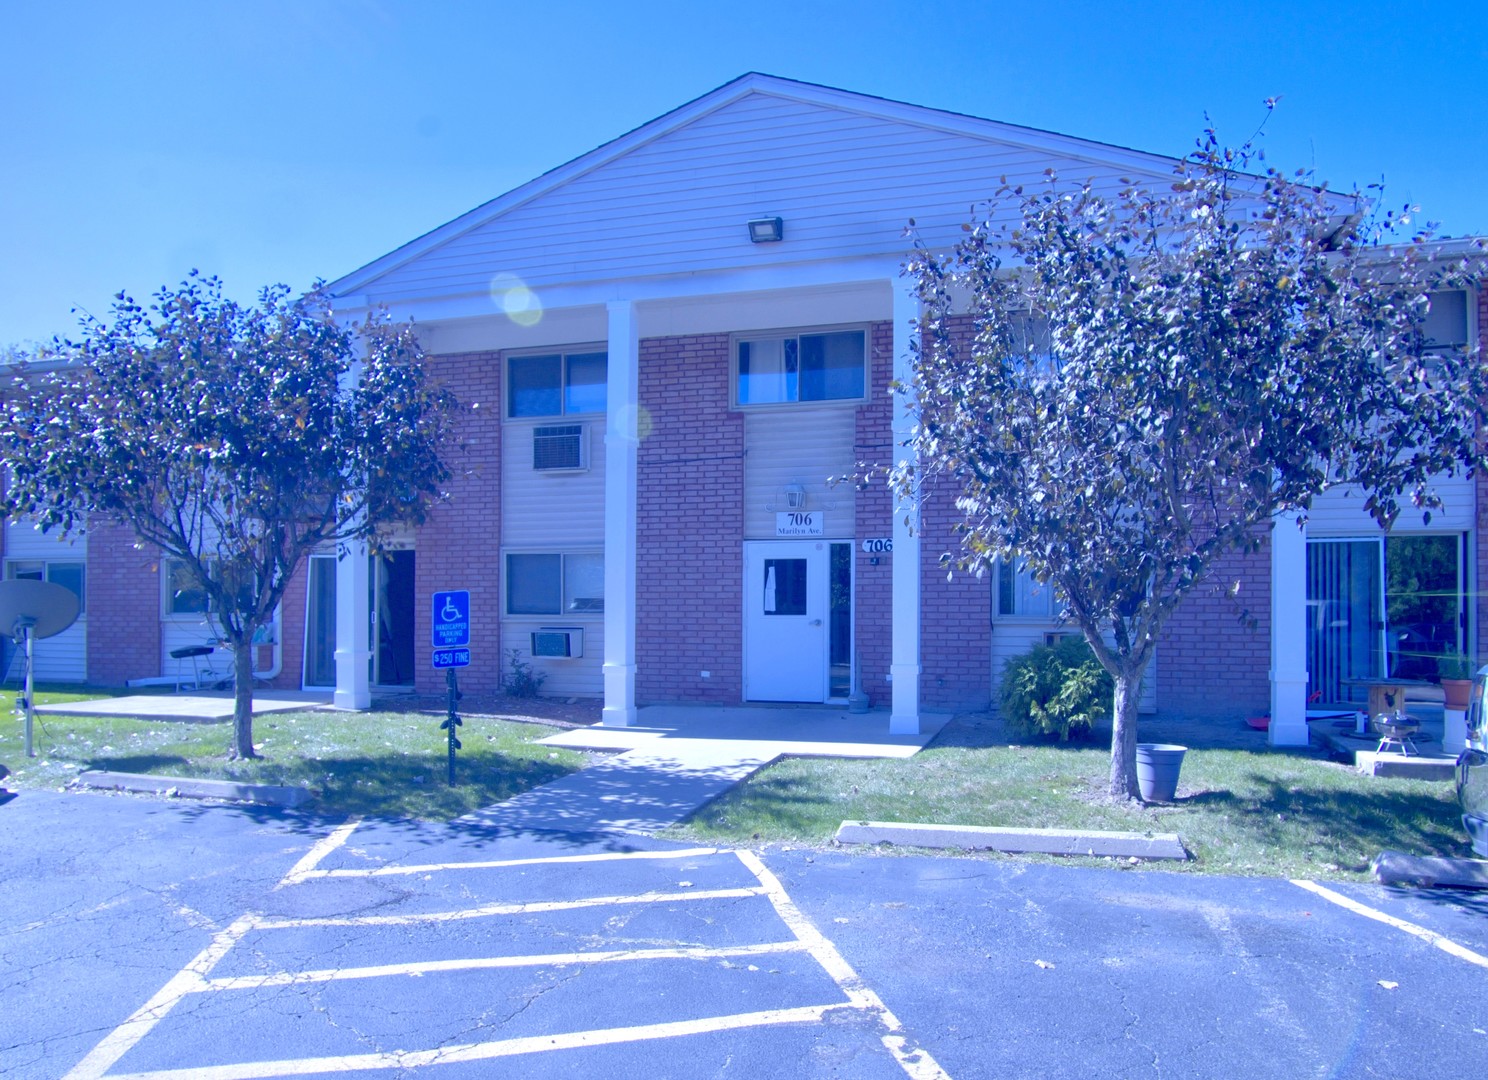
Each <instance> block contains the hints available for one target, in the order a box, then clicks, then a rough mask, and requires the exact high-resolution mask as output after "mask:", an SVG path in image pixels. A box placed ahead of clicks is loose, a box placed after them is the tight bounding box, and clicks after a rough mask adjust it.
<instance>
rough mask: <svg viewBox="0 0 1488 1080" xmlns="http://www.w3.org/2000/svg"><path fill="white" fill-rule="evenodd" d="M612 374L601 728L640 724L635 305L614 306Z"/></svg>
mask: <svg viewBox="0 0 1488 1080" xmlns="http://www.w3.org/2000/svg"><path fill="white" fill-rule="evenodd" d="M608 307H609V368H608V372H609V374H608V382H607V385H606V396H605V503H604V516H605V567H604V573H605V613H604V629H605V646H604V711H603V712H602V713H601V714H600V723H602V724H605V725H606V726H609V727H625V726H626V725H628V724H633V723H635V718H636V703H635V680H636V645H635V637H636V451H637V448H638V447H639V444H640V437H639V430H640V423H639V420H640V417H639V412H640V408H639V397H638V393H639V389H638V388H639V375H638V372H639V367H640V335H639V334H638V332H637V330H636V314H635V304H634V303H632V302H631V301H629V300H612V301H610V302H609V305H608Z"/></svg>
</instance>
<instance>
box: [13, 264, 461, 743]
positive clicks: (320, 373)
mask: <svg viewBox="0 0 1488 1080" xmlns="http://www.w3.org/2000/svg"><path fill="white" fill-rule="evenodd" d="M112 316H113V317H112V322H109V323H105V322H101V321H98V320H94V319H91V318H90V319H85V320H84V321H83V324H82V331H83V332H82V335H81V336H82V340H81V342H79V343H76V344H74V343H70V342H69V343H59V344H58V346H57V347H56V348H54V349H53V350H50V355H48V356H46V357H44V358H45V359H46V360H48V361H49V362H48V363H44V364H43V363H38V362H35V360H36V359H40V358H34V359H33V362H32V363H30V364H23V365H21V367H20V368H19V369H18V370H19V373H18V375H17V377H16V379H15V385H14V387H13V388H12V391H11V392H10V394H9V395H8V397H7V399H6V400H5V402H4V406H3V411H0V450H3V453H4V455H5V461H6V464H7V465H8V466H9V467H10V469H11V481H10V483H9V484H8V486H7V489H6V491H5V501H4V504H3V510H4V512H5V513H6V514H7V515H20V514H23V515H29V516H31V517H32V518H34V519H35V520H36V521H37V523H38V524H39V525H40V526H41V527H42V528H44V529H47V528H59V529H61V530H63V531H64V532H65V531H71V530H75V529H78V528H81V527H83V526H84V525H85V523H86V521H87V520H89V519H97V518H104V519H110V520H115V521H118V522H122V523H126V524H128V525H129V526H132V527H133V529H134V531H135V533H136V534H137V535H138V537H139V539H140V540H141V541H143V542H145V543H149V544H153V545H155V546H157V547H159V548H160V549H161V551H162V552H164V553H165V554H166V555H167V556H170V557H171V558H174V559H179V560H181V562H182V563H184V564H185V566H186V567H187V569H188V571H189V573H190V576H191V577H192V578H193V579H194V582H195V585H196V586H197V587H198V588H200V589H201V590H202V592H203V593H204V594H205V595H206V597H207V604H208V608H209V612H210V616H209V617H210V618H211V620H212V621H213V623H214V624H215V626H216V629H217V630H218V631H219V632H220V634H221V636H222V638H223V640H224V641H225V642H226V643H227V644H228V645H229V646H230V647H231V649H232V653H233V672H234V685H235V688H236V693H235V706H234V724H233V742H232V748H231V751H230V754H229V756H231V757H239V758H250V757H254V756H256V755H255V752H254V749H253V728H252V723H253V712H252V702H253V662H252V641H253V636H254V634H255V632H256V631H258V630H259V629H260V628H261V627H264V626H266V625H267V624H269V623H270V621H271V620H272V619H273V615H274V610H275V608H276V607H277V606H278V604H279V601H280V599H281V598H282V597H283V595H284V590H285V587H286V586H287V585H288V583H289V579H290V577H291V575H293V574H294V572H295V570H296V569H297V568H298V567H299V566H300V565H301V563H302V562H303V561H304V560H305V558H306V557H307V556H308V555H309V554H310V553H311V552H312V551H314V550H315V549H316V548H318V547H320V546H322V545H324V544H327V543H337V544H342V545H344V544H345V543H346V542H347V541H351V540H366V541H368V542H370V543H372V544H373V545H374V547H375V546H376V543H377V540H378V537H379V535H380V534H381V533H382V532H383V531H384V530H385V529H386V528H387V527H388V526H389V525H392V524H394V523H400V522H413V523H417V522H419V521H422V520H423V518H424V514H425V511H426V509H427V507H428V506H429V504H430V503H431V501H432V500H434V499H435V498H437V497H438V495H439V493H440V489H441V485H443V484H444V483H445V481H446V480H447V479H448V476H449V472H448V469H447V468H446V466H445V464H444V463H443V461H442V459H441V456H440V447H441V444H442V442H443V441H444V439H445V437H446V434H447V431H448V428H449V425H450V422H451V419H452V417H453V411H452V410H453V408H454V400H453V398H452V397H450V395H449V394H448V393H446V392H445V391H443V390H441V389H439V388H437V387H434V386H433V385H431V383H430V382H429V381H428V380H427V379H426V377H425V374H424V368H423V354H422V352H421V350H420V348H419V345H418V342H417V340H416V339H415V338H414V335H413V331H412V328H411V327H409V326H408V325H406V324H398V323H394V322H391V321H389V320H388V319H387V318H386V317H373V318H369V319H368V320H367V321H366V322H365V323H362V324H360V325H355V326H351V327H346V326H342V325H340V324H338V323H337V321H336V320H335V319H334V318H332V316H331V313H330V311H329V310H328V308H327V307H326V305H325V303H324V302H323V300H322V298H321V297H320V296H319V295H318V294H317V293H314V292H312V293H311V294H309V295H308V296H304V297H299V298H294V297H292V296H291V295H290V292H289V290H288V289H287V288H286V287H284V286H282V285H279V286H273V287H271V288H267V289H265V290H263V291H262V292H261V293H260V294H259V300H258V303H257V305H256V306H253V307H244V306H240V305H239V304H237V303H235V302H233V301H232V300H229V299H227V298H225V297H224V296H223V295H222V286H221V283H220V282H219V281H218V280H217V279H216V278H210V279H203V278H201V277H200V276H198V275H197V274H196V273H194V272H193V274H192V275H191V277H190V278H189V279H188V280H187V281H185V282H184V283H183V284H182V285H181V286H180V287H179V288H177V289H163V290H161V291H160V292H159V293H157V294H156V296H155V302H154V304H153V305H152V306H151V307H150V308H149V309H146V308H144V307H142V306H140V305H139V304H136V303H135V302H134V301H133V300H131V299H130V298H128V297H127V296H125V295H124V294H122V293H121V294H119V296H118V298H117V299H116V301H115V303H114V306H113V309H112Z"/></svg>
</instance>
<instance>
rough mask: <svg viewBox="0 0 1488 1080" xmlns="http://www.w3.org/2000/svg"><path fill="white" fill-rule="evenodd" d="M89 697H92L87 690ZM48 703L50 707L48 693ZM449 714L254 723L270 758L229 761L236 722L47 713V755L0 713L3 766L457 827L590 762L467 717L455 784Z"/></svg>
mask: <svg viewBox="0 0 1488 1080" xmlns="http://www.w3.org/2000/svg"><path fill="white" fill-rule="evenodd" d="M84 696H86V695H84ZM37 700H38V701H39V702H40V701H42V700H43V699H42V697H41V695H39V694H38V696H37ZM442 719H443V715H442V714H441V715H437V716H435V715H424V714H420V713H403V712H391V711H385V712H364V713H347V712H332V711H329V710H308V711H305V712H293V713H275V714H270V715H265V716H259V717H256V718H255V719H254V723H253V734H254V740H255V743H256V745H257V746H258V748H259V753H260V754H261V755H263V756H262V757H261V758H260V759H257V760H253V761H236V762H234V761H228V760H227V758H226V753H227V746H228V742H229V739H230V735H231V725H230V724H229V723H225V722H224V723H211V724H200V723H196V724H193V723H182V722H179V721H168V720H135V719H105V718H97V717H81V716H44V715H43V716H38V717H37V718H36V735H35V739H36V751H37V756H36V758H34V759H32V760H30V761H28V760H27V759H26V758H25V756H24V754H23V752H22V728H21V724H20V722H19V721H18V720H16V719H15V718H13V717H11V716H10V713H9V710H8V709H7V710H6V711H5V712H3V713H0V762H4V763H5V764H6V765H8V766H9V767H10V769H11V777H10V778H9V779H8V780H6V781H5V783H6V784H7V785H8V786H10V787H12V788H58V787H62V786H65V785H66V784H67V783H68V782H70V781H71V780H72V779H73V778H74V777H75V776H77V774H78V773H80V772H82V771H84V770H86V769H107V770H115V771H119V772H137V773H150V774H154V775H161V776H186V777H204V778H209V779H218V780H241V781H245V782H248V783H261V784H290V785H296V786H299V787H304V788H307V789H309V790H311V791H312V792H315V793H316V794H317V795H318V796H319V797H318V799H317V801H316V802H315V803H313V804H310V808H311V809H313V810H315V811H317V812H321V813H327V814H367V815H379V816H384V817H413V818H424V819H431V820H448V819H450V818H453V817H458V816H459V815H461V814H464V813H468V812H469V811H471V810H476V809H479V808H480V807H483V806H489V805H490V804H492V803H495V802H500V801H501V800H503V799H508V798H510V797H511V796H513V795H516V794H518V793H520V792H523V791H526V790H527V789H529V788H532V787H536V786H537V785H539V784H543V783H546V782H547V781H549V780H554V779H557V778H558V777H560V776H564V775H566V774H567V773H570V772H573V771H574V770H575V769H578V768H580V767H582V765H583V764H584V758H583V756H582V755H580V754H576V753H573V752H572V751H567V750H550V749H548V748H547V747H545V746H538V745H536V743H535V742H534V740H536V739H540V738H542V737H543V736H544V735H547V734H550V730H549V729H547V728H543V727H540V726H537V725H533V724H517V723H511V722H509V721H503V720H489V719H480V718H475V717H465V718H464V721H465V723H464V725H463V726H462V727H461V728H460V729H459V735H460V741H461V742H462V743H463V744H464V748H463V749H462V750H460V751H458V752H457V754H456V763H455V780H456V783H455V786H454V787H450V786H448V783H447V779H448V756H447V750H446V742H445V733H444V732H442V731H440V730H439V724H440V721H441V720H442Z"/></svg>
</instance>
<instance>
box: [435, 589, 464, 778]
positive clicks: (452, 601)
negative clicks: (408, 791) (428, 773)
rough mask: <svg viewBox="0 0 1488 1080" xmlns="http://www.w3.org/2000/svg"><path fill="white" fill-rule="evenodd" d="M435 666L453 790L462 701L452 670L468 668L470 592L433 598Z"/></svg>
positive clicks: (443, 594)
mask: <svg viewBox="0 0 1488 1080" xmlns="http://www.w3.org/2000/svg"><path fill="white" fill-rule="evenodd" d="M433 627H434V631H433V637H434V654H433V655H434V666H435V668H444V685H445V688H446V689H448V690H449V714H448V715H447V716H446V717H445V720H444V723H442V724H440V725H439V730H440V731H444V732H448V733H449V786H450V787H454V786H455V751H456V750H458V749H460V739H459V736H457V735H456V734H455V728H457V727H459V726H460V725H461V724H463V723H465V721H463V720H461V719H460V716H459V714H458V713H457V712H456V711H455V706H456V705H457V703H458V702H459V700H460V698H461V696H462V695H461V694H460V680H459V679H457V678H456V677H455V668H462V667H468V666H469V665H470V591H469V590H468V589H455V590H452V591H450V592H437V593H435V594H434V622H433Z"/></svg>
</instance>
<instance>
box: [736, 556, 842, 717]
mask: <svg viewBox="0 0 1488 1080" xmlns="http://www.w3.org/2000/svg"><path fill="white" fill-rule="evenodd" d="M828 571H829V558H828V544H827V543H826V542H825V541H822V540H785V541H760V542H758V543H750V544H745V545H744V696H745V698H747V699H748V700H750V701H825V700H826V699H827V693H828V684H829V677H830V671H829V667H828V663H827V649H828V628H827V616H828V605H829V591H828V587H827V584H828V582H827V578H828Z"/></svg>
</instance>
